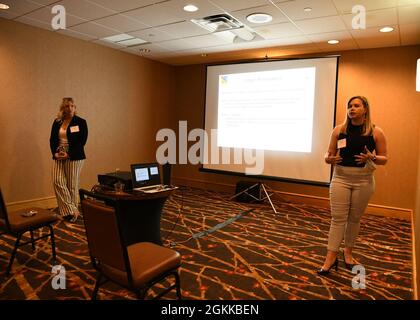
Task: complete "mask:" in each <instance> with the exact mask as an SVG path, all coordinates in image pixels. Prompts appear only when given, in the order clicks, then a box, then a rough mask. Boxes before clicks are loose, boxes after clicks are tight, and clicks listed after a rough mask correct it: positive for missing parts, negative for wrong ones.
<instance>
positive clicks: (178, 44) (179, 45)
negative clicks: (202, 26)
mask: <svg viewBox="0 0 420 320" xmlns="http://www.w3.org/2000/svg"><path fill="white" fill-rule="evenodd" d="M159 46H161V47H163V48H165V49H167V50H170V51H177V50H185V49H191V48H195V46H194V45H193V44H191V43H190V42H188V41H186V40H183V39H178V40H169V41H163V42H159Z"/></svg>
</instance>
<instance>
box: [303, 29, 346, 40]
mask: <svg viewBox="0 0 420 320" xmlns="http://www.w3.org/2000/svg"><path fill="white" fill-rule="evenodd" d="M307 37H308V39H310V40H311V41H312V42H327V41H328V40H339V41H340V42H343V41H344V40H352V41H353V37H352V35H351V33H350V32H349V31H338V32H327V33H319V34H311V35H307Z"/></svg>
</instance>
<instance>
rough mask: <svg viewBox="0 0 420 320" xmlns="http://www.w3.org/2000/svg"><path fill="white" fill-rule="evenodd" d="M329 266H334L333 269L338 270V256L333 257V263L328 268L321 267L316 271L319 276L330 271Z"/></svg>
mask: <svg viewBox="0 0 420 320" xmlns="http://www.w3.org/2000/svg"><path fill="white" fill-rule="evenodd" d="M331 268H335V271H337V270H338V258H335V261H334V263H333V264H332V265H331V266H330V267H329V268H328V269H326V270H324V269H323V268H321V269H319V270H318V271H317V273H318V274H319V275H320V276H325V275H327V274H329V273H330V270H331Z"/></svg>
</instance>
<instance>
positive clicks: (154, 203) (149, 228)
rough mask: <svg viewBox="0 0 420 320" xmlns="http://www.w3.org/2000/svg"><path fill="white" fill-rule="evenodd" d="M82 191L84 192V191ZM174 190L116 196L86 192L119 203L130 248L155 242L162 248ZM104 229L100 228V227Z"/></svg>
mask: <svg viewBox="0 0 420 320" xmlns="http://www.w3.org/2000/svg"><path fill="white" fill-rule="evenodd" d="M80 191H82V189H81V190H80ZM173 191H174V189H168V190H162V191H159V192H156V193H143V192H140V191H130V192H115V191H109V190H102V189H100V188H98V187H96V188H94V192H86V190H83V192H84V193H85V194H86V196H87V197H92V198H94V199H97V200H100V201H104V202H105V204H106V203H107V199H109V200H116V201H117V202H118V205H119V206H120V211H119V213H120V219H121V220H120V221H121V225H122V230H121V231H122V233H123V239H124V243H125V244H126V245H130V244H134V243H138V242H152V243H155V244H158V245H162V239H161V235H160V220H161V214H162V209H163V206H164V205H165V201H166V200H167V199H168V197H169V196H170V195H171V194H172V192H173ZM98 228H100V226H98Z"/></svg>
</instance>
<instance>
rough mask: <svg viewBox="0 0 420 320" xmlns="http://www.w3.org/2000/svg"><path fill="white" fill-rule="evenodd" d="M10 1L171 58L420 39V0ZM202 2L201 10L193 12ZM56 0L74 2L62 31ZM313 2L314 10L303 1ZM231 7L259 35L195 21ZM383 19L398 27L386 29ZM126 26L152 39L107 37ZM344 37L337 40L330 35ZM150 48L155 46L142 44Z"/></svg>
mask: <svg viewBox="0 0 420 320" xmlns="http://www.w3.org/2000/svg"><path fill="white" fill-rule="evenodd" d="M0 3H5V4H8V5H9V6H10V9H8V10H0V18H5V19H11V20H14V21H17V22H22V23H26V24H29V25H33V26H35V27H40V28H44V29H48V30H50V31H51V32H58V33H61V34H64V35H68V36H71V37H76V38H79V39H83V40H86V41H91V42H95V43H98V44H101V45H105V46H110V47H112V48H115V49H118V50H123V51H126V52H129V53H133V54H137V55H142V56H145V57H148V58H150V59H154V60H158V61H162V62H166V63H170V64H187V63H190V62H197V57H201V55H202V54H207V59H208V57H211V55H216V54H218V55H219V56H220V55H221V53H226V52H231V51H235V52H238V51H242V52H243V50H246V49H257V48H271V47H275V48H277V49H282V48H284V49H286V48H287V49H288V50H292V49H293V48H296V49H299V50H300V52H308V53H309V52H327V51H341V50H352V49H365V48H377V47H392V46H403V45H413V44H420V0H290V1H285V0H160V1H159V0H63V1H56V0H0ZM186 4H194V5H196V6H197V7H198V8H199V10H198V11H196V12H186V11H184V10H183V7H184V6H185V5H186ZM357 4H359V5H363V6H364V7H365V8H366V10H367V12H366V29H360V30H354V29H352V19H353V17H354V16H355V15H354V14H353V13H352V7H353V6H354V5H357ZM54 5H62V6H64V8H65V9H66V13H67V14H66V29H65V30H59V31H55V30H53V29H52V26H51V20H52V18H53V17H54V14H52V13H51V9H52V7H53V6H54ZM306 7H311V8H312V11H310V12H305V11H304V10H303V9H304V8H306ZM255 12H263V13H269V14H271V15H272V16H273V20H272V21H271V22H268V23H265V24H254V23H251V22H248V21H247V20H246V16H247V15H249V14H250V13H255ZM221 13H229V14H230V15H232V16H233V17H234V18H236V19H237V20H239V21H240V22H242V23H243V24H245V26H246V28H247V29H248V30H250V31H251V32H253V33H255V35H256V36H255V38H254V40H252V41H248V42H245V41H241V42H237V41H235V42H232V39H226V38H222V37H220V35H219V34H218V33H211V32H210V31H207V30H205V29H202V28H200V27H198V26H197V25H195V24H194V23H192V22H191V21H190V20H191V19H199V18H203V17H205V16H209V15H214V14H221ZM383 26H392V27H394V31H393V32H390V33H380V32H378V29H379V28H380V27H383ZM121 33H126V34H129V35H132V36H135V37H139V38H141V39H143V40H146V41H147V43H145V44H142V45H138V46H134V47H126V46H122V45H116V44H111V43H108V42H105V41H103V40H101V38H103V37H107V36H112V35H116V34H121ZM331 39H336V40H340V43H339V44H337V45H334V46H333V45H330V44H327V43H326V41H328V40H331ZM140 49H149V50H150V52H146V53H144V52H140Z"/></svg>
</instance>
